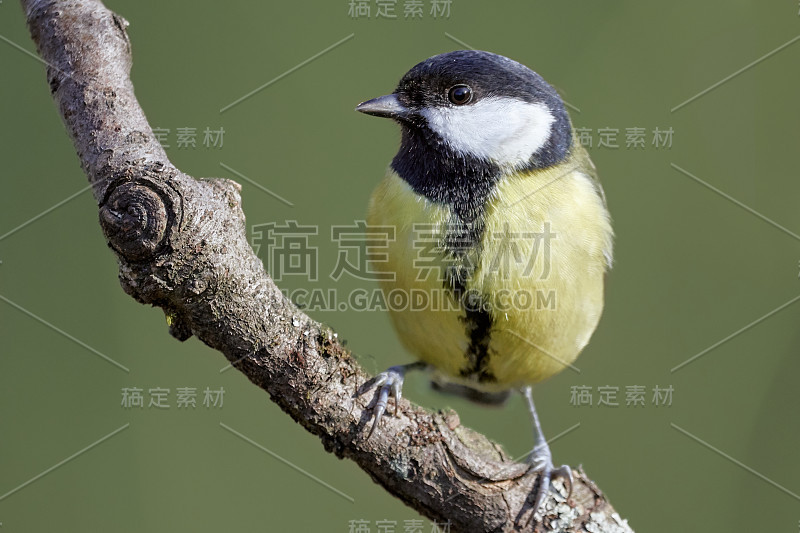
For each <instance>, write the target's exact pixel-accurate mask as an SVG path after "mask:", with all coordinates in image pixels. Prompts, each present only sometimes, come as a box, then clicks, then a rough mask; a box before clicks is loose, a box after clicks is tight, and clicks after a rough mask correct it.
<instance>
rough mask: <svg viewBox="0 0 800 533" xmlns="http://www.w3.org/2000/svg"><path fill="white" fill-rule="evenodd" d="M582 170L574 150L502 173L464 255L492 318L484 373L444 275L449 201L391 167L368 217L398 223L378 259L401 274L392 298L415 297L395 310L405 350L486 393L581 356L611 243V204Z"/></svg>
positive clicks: (448, 261)
mask: <svg viewBox="0 0 800 533" xmlns="http://www.w3.org/2000/svg"><path fill="white" fill-rule="evenodd" d="M587 161H588V160H587ZM589 164H590V163H589ZM582 168H583V167H582V165H580V164H579V165H577V166H576V162H575V158H571V159H568V160H567V161H566V162H565V163H562V164H560V165H557V166H554V167H550V168H548V169H543V170H537V171H535V172H532V173H527V174H524V175H515V176H510V177H505V178H503V179H502V180H500V182H499V183H498V184H497V187H496V189H495V191H494V193H493V194H492V196H491V197H490V198H489V200H488V202H487V204H486V206H485V210H484V227H483V231H482V233H481V237H480V245H479V246H478V247H476V248H475V249H474V250H472V251H471V252H470V253H469V254H467V257H466V259H467V260H468V261H472V265H473V268H472V274H471V276H470V278H469V279H468V280H467V282H466V288H467V290H468V292H469V293H470V294H474V295H478V296H479V297H480V302H481V304H482V305H483V306H484V307H485V309H486V310H487V311H488V313H489V314H490V315H491V327H490V329H489V337H488V350H487V353H486V361H485V368H484V372H482V375H480V376H479V375H470V374H469V365H470V359H469V356H468V355H467V351H468V348H469V346H470V336H469V333H468V331H467V330H466V329H465V327H466V326H465V324H466V321H465V315H466V313H465V311H464V309H463V306H462V305H461V303H460V302H458V301H457V299H456V297H455V296H454V294H453V291H452V290H449V289H448V288H446V287H445V282H444V280H445V274H444V273H445V271H446V270H447V268H448V267H452V266H453V262H454V261H456V260H454V259H452V258H448V257H446V256H445V255H443V254H442V243H443V241H444V239H445V236H446V234H447V231H448V224H451V223H452V218H451V212H450V209H449V207H448V206H446V205H443V204H436V203H433V202H430V201H428V200H426V199H425V198H423V197H422V196H420V195H417V194H416V193H415V192H414V191H413V190H412V189H411V188H410V187H409V185H408V184H407V183H406V182H405V181H403V180H402V179H401V178H400V177H399V176H398V175H397V174H396V173H394V172H393V171H392V170H389V172H388V173H387V175H386V177H385V179H384V180H383V181H382V182H381V183H380V184H379V186H378V187H377V188H376V190H375V191H374V193H373V195H372V199H371V202H370V207H369V213H368V222H369V223H370V224H371V225H377V226H391V227H393V228H394V231H395V237H396V238H395V240H394V241H393V242H390V243H389V252H388V260H387V261H385V262H380V263H378V264H376V265H375V267H376V268H377V269H378V270H381V271H384V272H389V273H393V274H394V280H393V281H386V282H384V283H383V284H382V288H383V291H384V293H386V294H387V296H388V294H389V293H390V292H391V291H404V292H405V293H406V294H407V295H408V296H409V298H408V302H409V305H408V306H406V307H405V308H402V309H395V310H393V311H392V312H391V316H392V321H393V324H394V326H395V328H396V330H397V332H398V334H399V336H400V338H401V340H402V342H403V344H404V345H405V346H406V348H407V349H409V350H410V351H411V352H412V353H414V354H415V355H416V356H417V357H419V359H420V360H422V361H424V362H426V363H429V364H431V365H433V366H434V367H436V369H437V370H438V371H439V372H440V373H441V374H443V375H445V376H448V377H449V378H451V379H453V380H454V381H457V382H461V383H464V384H467V385H469V386H473V387H475V388H479V389H482V390H490V391H491V390H502V389H507V388H510V387H518V386H522V385H525V384H531V383H536V382H538V381H541V380H543V379H546V378H548V377H550V376H551V375H553V374H555V373H556V372H559V371H560V370H563V369H564V368H565V367H566V366H567V365H569V364H570V363H572V362H573V361H574V360H575V358H576V357H577V356H578V354H579V353H580V351H581V350H582V349H583V348H584V346H585V345H586V343H587V342H588V341H589V337H590V336H591V334H592V332H593V331H594V329H595V327H596V326H597V323H598V321H599V319H600V314H601V312H602V308H603V280H604V274H605V271H606V269H607V267H608V263H609V262H610V257H611V246H612V245H611V239H612V230H611V226H610V222H609V217H608V213H607V211H606V209H605V206H604V202H603V200H602V198H601V196H600V194H599V193H598V190H597V189H596V188H595V186H594V185H593V183H592V181H591V179H590V178H589V177H588V176H587V175H586V174H585V173H584V172H583V171H582V170H581V169H582ZM487 376H488V377H487Z"/></svg>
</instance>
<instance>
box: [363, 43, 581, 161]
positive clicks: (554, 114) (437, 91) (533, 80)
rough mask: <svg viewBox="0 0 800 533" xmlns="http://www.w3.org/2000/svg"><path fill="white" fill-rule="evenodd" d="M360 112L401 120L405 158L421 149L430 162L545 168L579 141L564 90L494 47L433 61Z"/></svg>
mask: <svg viewBox="0 0 800 533" xmlns="http://www.w3.org/2000/svg"><path fill="white" fill-rule="evenodd" d="M356 110H357V111H361V112H362V113H366V114H369V115H374V116H379V117H387V118H392V119H394V120H396V121H397V122H398V123H400V125H401V126H402V128H403V143H402V145H401V148H400V153H399V154H398V157H400V156H402V155H403V151H406V152H413V153H412V154H411V156H412V158H413V159H414V160H415V161H417V162H418V163H419V164H423V165H424V164H425V161H421V160H420V157H424V156H425V154H428V157H435V158H437V159H442V158H444V159H448V158H453V159H463V160H466V161H472V162H474V164H477V165H485V166H487V167H490V168H493V169H495V172H509V171H512V170H513V171H520V170H526V169H534V168H543V167H547V166H551V165H554V164H557V163H559V162H561V161H562V160H563V159H564V158H565V157H566V156H567V154H568V152H569V148H570V145H571V143H572V133H571V125H570V122H569V116H568V115H567V112H566V110H565V109H564V104H563V102H562V101H561V99H560V98H559V96H558V94H557V93H556V91H555V90H554V89H553V88H552V87H551V86H550V85H549V84H548V83H547V82H546V81H544V79H542V77H541V76H539V75H538V74H536V73H535V72H533V71H532V70H531V69H529V68H528V67H526V66H524V65H521V64H520V63H517V62H516V61H513V60H511V59H508V58H506V57H503V56H500V55H497V54H492V53H490V52H482V51H475V50H461V51H456V52H450V53H446V54H441V55H437V56H434V57H431V58H429V59H426V60H425V61H423V62H421V63H419V64H418V65H416V66H415V67H413V68H412V69H411V70H409V71H408V72H407V73H406V74H405V76H403V78H402V79H401V80H400V83H399V84H398V86H397V89H395V91H394V92H393V93H392V94H388V95H386V96H381V97H378V98H374V99H372V100H368V101H366V102H363V103H361V104H359V105H358V107H356ZM395 164H397V158H396V160H395Z"/></svg>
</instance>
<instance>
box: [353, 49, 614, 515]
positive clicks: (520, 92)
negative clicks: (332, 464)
mask: <svg viewBox="0 0 800 533" xmlns="http://www.w3.org/2000/svg"><path fill="white" fill-rule="evenodd" d="M355 109H356V111H359V112H361V113H365V114H367V115H372V116H376V117H384V118H389V119H392V120H394V121H395V122H396V123H398V124H399V125H400V130H401V140H400V147H399V149H398V152H397V154H396V155H395V156H394V158H393V159H392V161H391V164H390V165H389V168H388V169H387V171H386V173H385V176H384V178H383V180H382V181H380V183H379V184H378V185H377V187H376V188H375V190H374V191H373V193H372V196H371V198H370V201H369V206H368V214H367V223H368V224H369V225H370V227H382V228H391V229H392V238H391V239H387V243H386V253H385V254H384V255H385V260H382V261H377V262H375V263H374V267H375V269H376V270H377V271H378V272H380V273H381V274H385V275H382V276H381V278H382V281H381V282H380V283H381V290H382V291H383V293H384V294H386V295H388V294H390V293H392V292H393V291H394V292H397V291H400V292H404V293H406V294H414V293H415V294H417V295H420V294H421V295H423V296H425V297H426V298H425V301H426V302H428V304H427V305H424V306H417V307H415V308H411V307H410V306H406V307H398V308H396V309H392V308H390V316H391V321H392V324H393V326H394V328H395V330H396V332H397V333H398V336H399V338H400V340H401V342H402V344H403V345H404V346H405V347H406V349H407V350H408V351H410V352H411V353H412V354H414V356H415V357H416V358H417V360H416V361H415V362H413V363H410V364H406V365H398V366H393V367H391V368H389V369H388V370H387V371H386V372H383V373H380V374H378V375H377V376H376V378H375V380H374V383H373V386H374V388H375V390H376V397H375V398H376V401H375V404H374V412H373V415H374V422H373V424H372V427H371V430H370V432H369V434H368V436H367V438H371V437H372V435H373V433H374V432H375V430H376V429H377V428H378V426H379V423H380V420H381V417H382V416H383V415H384V414H385V412H386V408H387V405H388V402H389V398H390V397H394V399H395V414H396V413H397V403H398V402H399V401H400V398H401V396H402V384H403V380H404V377H405V375H406V373H407V372H408V371H410V370H414V369H422V368H426V369H430V370H431V371H432V372H433V378H432V380H433V383H434V384H435V385H438V388H440V389H443V390H445V391H451V392H457V393H459V392H460V393H462V394H464V395H466V396H468V397H470V398H471V399H473V400H477V401H482V402H484V403H499V402H502V401H504V399H505V398H507V397H508V395H509V394H510V393H511V392H512V391H515V390H516V391H520V392H521V393H522V395H523V396H524V398H525V401H526V403H527V406H528V409H529V411H530V414H531V417H532V423H533V434H534V447H533V449H532V451H531V453H530V455H529V457H528V460H529V462H530V463H531V468H530V471H531V472H536V473H538V474H539V479H538V480H537V483H536V485H535V486H536V488H535V489H534V490H533V491H532V496H531V498H532V502H533V503H532V507H533V511H532V512H531V515H530V516H531V518H532V517H533V516H534V515H535V514H536V513H537V512H538V511H539V509H540V508H541V506H542V504H543V502H544V500H545V497H546V496H547V494H548V491H549V489H550V487H551V486H552V485H551V481H552V480H553V479H556V478H559V477H560V478H562V479H563V480H564V482H565V486H567V487H568V499H569V495H571V492H572V485H573V476H572V471H571V469H570V467H569V466H567V465H562V466H560V467H558V468H556V467H555V466H554V464H553V460H552V454H551V451H550V448H549V446H548V444H547V441H546V440H545V438H544V435H543V433H542V428H541V425H540V422H539V417H538V414H537V412H536V407H535V405H534V402H533V396H532V385H534V384H536V383H539V382H541V381H543V380H545V379H547V378H549V377H551V376H553V375H554V374H556V373H558V372H560V371H562V370H564V369H565V368H567V367H569V366H571V365H572V363H573V362H574V361H575V359H576V358H577V357H578V355H579V354H580V352H581V351H582V350H583V349H584V347H585V346H586V345H587V343H588V342H589V339H590V337H591V336H592V334H593V332H594V331H595V329H596V327H597V325H598V322H599V320H600V316H601V313H602V310H603V305H604V286H605V278H606V274H607V272H608V271H609V269H610V268H611V266H612V262H613V240H614V233H613V229H612V225H611V217H610V215H609V211H608V208H607V203H606V198H605V193H604V192H603V188H602V186H601V184H600V181H599V179H598V176H597V171H596V168H595V165H594V163H593V162H592V161H591V159H590V157H589V155H588V153H587V151H586V149H585V148H584V147H583V145H582V144H581V143H580V142H579V139H578V136H577V135H576V132H575V130H574V128H573V126H572V123H571V121H570V117H569V114H568V113H567V110H566V107H565V104H564V102H563V100H562V99H561V98H560V96H559V95H558V93H557V92H556V90H555V89H554V88H553V87H552V86H550V85H549V84H548V83H547V82H546V81H545V80H544V79H543V78H542V77H541V76H540V75H539V74H537V73H536V72H534V71H533V70H531V69H530V68H528V67H526V66H524V65H522V64H521V63H518V62H516V61H514V60H512V59H509V58H507V57H504V56H501V55H498V54H494V53H491V52H486V51H480V50H457V51H453V52H448V53H443V54H439V55H435V56H433V57H430V58H428V59H426V60H424V61H422V62H421V63H419V64H417V65H416V66H414V67H413V68H411V70H409V71H408V72H407V73H406V74H405V75H404V76H403V77H402V78H401V80H400V82H399V83H398V85H397V87H396V89H395V90H394V92H392V93H391V94H387V95H385V96H380V97H378V98H373V99H371V100H367V101H364V102H362V103H360V104H359V105H358V106H357V107H356V108H355Z"/></svg>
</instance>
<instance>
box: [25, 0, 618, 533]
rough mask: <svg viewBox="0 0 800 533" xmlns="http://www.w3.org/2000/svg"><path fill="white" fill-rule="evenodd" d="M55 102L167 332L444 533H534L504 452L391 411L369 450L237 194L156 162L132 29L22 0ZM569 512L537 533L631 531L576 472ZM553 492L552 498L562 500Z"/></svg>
mask: <svg viewBox="0 0 800 533" xmlns="http://www.w3.org/2000/svg"><path fill="white" fill-rule="evenodd" d="M22 4H23V7H24V8H25V10H26V14H27V19H28V26H29V28H30V31H31V35H32V37H33V40H34V41H35V42H36V45H37V48H38V50H39V54H40V55H41V57H42V58H43V59H44V60H45V62H46V63H47V64H48V68H47V80H48V83H49V85H50V90H51V92H52V95H53V99H54V100H55V102H56V105H57V106H58V110H59V112H60V114H61V116H62V118H63V120H64V124H65V125H66V128H67V131H68V132H69V135H70V137H71V138H72V141H73V143H74V145H75V148H76V150H77V153H78V157H79V158H80V161H81V165H82V167H83V169H84V171H85V172H86V175H87V176H88V178H89V182H90V183H91V184H92V186H93V192H94V196H95V199H96V200H97V202H98V204H99V210H100V225H101V226H102V229H103V232H104V234H105V236H106V239H107V241H108V244H109V246H110V247H111V248H112V249H113V250H114V251H115V252H116V255H117V258H118V262H119V269H120V272H119V278H120V282H121V284H122V287H123V289H124V290H125V292H127V293H128V294H129V295H131V296H132V297H133V298H135V299H136V300H137V301H139V302H141V303H144V304H152V305H155V306H158V307H161V308H162V309H163V310H164V312H165V313H166V315H167V318H168V323H169V324H170V333H171V334H172V335H173V336H175V337H176V338H178V339H180V340H185V339H187V338H189V337H190V336H191V335H195V336H197V337H198V338H199V339H200V340H202V341H203V342H204V343H206V344H207V345H209V346H211V347H212V348H214V349H216V350H219V351H220V352H222V353H223V354H224V355H225V357H226V358H227V359H228V360H229V361H230V362H231V363H232V364H233V365H234V366H235V367H236V368H237V369H238V370H239V371H241V372H243V373H244V374H245V375H246V376H247V377H248V378H249V379H250V380H251V381H252V382H253V383H255V384H256V385H258V386H259V387H260V388H262V389H263V390H265V391H267V392H268V393H269V394H270V397H271V398H272V400H273V401H274V402H276V403H277V404H278V405H280V407H281V408H282V409H283V410H284V411H286V412H287V413H288V414H289V415H290V416H291V417H292V418H294V420H296V421H297V422H298V423H300V424H301V425H302V426H303V427H305V428H306V429H307V430H308V431H310V432H311V433H313V434H315V435H317V436H319V438H320V440H321V441H322V444H323V446H324V447H325V449H326V450H328V451H330V452H333V453H335V454H336V456H337V457H340V458H348V459H352V460H353V461H355V462H356V463H357V464H358V465H359V466H360V467H361V468H362V469H363V470H364V471H365V472H367V473H368V474H369V475H370V476H371V477H372V479H373V480H375V482H376V483H379V484H380V485H382V486H383V487H384V488H385V489H386V490H388V491H389V492H390V493H392V494H393V495H395V496H396V497H398V498H400V499H401V500H402V501H404V502H405V503H406V504H407V505H409V506H410V507H412V508H414V509H416V510H417V511H419V512H420V513H422V514H424V515H426V516H428V517H430V518H431V519H434V520H437V521H440V522H444V521H448V520H449V521H450V523H451V528H452V531H469V532H479V531H481V532H482V531H486V532H488V531H512V530H525V529H527V530H531V529H532V527H531V526H524V525H523V524H526V523H527V521H528V518H529V515H530V502H527V497H528V495H529V494H530V493H531V491H532V488H533V484H534V483H535V482H536V476H533V475H525V473H526V472H527V469H528V466H526V465H523V464H518V463H513V462H510V461H509V460H508V458H507V457H506V455H505V454H504V453H503V451H502V450H501V449H500V447H499V446H497V445H496V444H494V443H492V442H490V441H489V440H488V439H486V437H484V436H483V435H480V434H477V433H475V432H473V431H472V430H469V429H467V428H465V427H463V426H461V425H460V424H459V420H458V415H457V414H456V413H455V412H447V413H437V414H431V413H429V412H427V411H425V410H423V409H422V408H420V407H417V406H414V405H412V404H410V403H409V402H408V401H405V400H403V401H401V402H400V405H399V416H398V417H386V418H385V419H384V420H383V421H382V423H381V426H380V427H379V429H378V431H377V434H376V436H374V437H373V438H372V439H369V440H367V439H366V433H367V431H366V429H368V428H367V423H368V422H369V420H370V417H371V411H370V410H368V409H366V408H367V405H368V403H369V400H370V398H369V397H370V396H371V395H358V394H357V392H358V391H360V390H362V388H363V386H364V384H365V382H367V381H368V379H369V376H367V374H366V373H365V372H364V370H363V369H362V368H361V367H360V366H359V365H358V363H357V362H356V361H355V360H354V359H353V358H352V357H351V355H350V354H349V353H348V352H347V351H346V350H345V349H344V348H343V347H342V346H341V345H340V344H339V343H338V341H337V340H336V338H335V336H334V334H333V332H332V331H330V330H329V329H327V328H326V327H324V326H322V325H320V324H318V323H316V322H315V321H313V320H312V319H310V318H309V317H308V316H306V315H305V314H304V313H303V312H301V311H300V310H299V309H298V308H297V307H295V306H294V305H293V304H292V303H291V302H290V301H288V300H287V299H286V298H285V297H284V296H283V295H282V294H281V292H280V290H278V287H276V286H275V284H274V283H273V282H272V280H271V279H270V278H269V276H268V275H267V273H266V272H265V271H264V268H263V265H262V263H261V261H260V260H259V259H258V258H257V257H256V255H255V254H254V253H253V251H252V249H251V248H250V246H249V244H248V242H247V238H246V232H245V219H244V214H243V212H242V210H241V198H240V195H239V192H240V187H239V186H238V184H236V183H235V182H233V181H229V180H224V179H200V180H196V179H194V178H192V177H190V176H187V175H186V174H184V173H182V172H180V171H179V170H178V169H177V168H175V167H174V166H173V165H172V164H171V163H170V162H169V160H168V159H167V156H166V154H165V153H164V150H163V149H162V147H161V146H160V144H159V143H158V141H157V140H156V138H155V136H154V135H153V132H152V130H151V128H150V126H149V125H148V123H147V119H146V118H145V116H144V113H143V111H142V109H141V108H140V107H139V104H138V102H137V101H136V98H135V96H134V93H133V85H132V84H131V81H130V78H129V71H130V67H131V49H130V48H131V46H130V41H129V40H128V35H127V33H126V31H125V28H126V27H127V25H128V23H127V21H125V20H124V19H123V18H121V17H119V16H118V15H115V14H114V13H112V12H110V11H109V10H108V9H106V8H105V6H103V5H102V3H101V2H100V1H98V0H60V1H59V0H22ZM576 474H577V475H576V479H575V487H574V491H573V496H572V498H571V501H570V502H569V505H567V504H565V502H564V498H563V497H557V496H555V495H552V494H551V495H550V497H549V498H548V500H547V502H546V504H545V508H546V510H547V511H548V512H547V515H548V516H547V517H546V518H545V520H544V526H545V527H546V528H549V529H548V530H551V529H552V530H554V529H559V528H562V529H563V528H570V530H571V531H572V530H574V531H591V532H599V531H609V532H610V531H614V532H616V531H631V529H630V528H629V527H628V526H627V524H626V523H624V521H621V520H620V519H619V516H618V515H616V513H615V512H614V510H613V509H612V508H611V506H610V504H609V503H608V501H607V500H606V499H605V497H604V496H603V495H602V493H601V492H600V491H599V489H598V488H597V487H596V486H595V485H594V484H593V483H592V482H591V481H590V480H589V479H588V478H587V477H586V475H585V474H584V473H583V472H582V471H579V472H576ZM562 488H563V487H562Z"/></svg>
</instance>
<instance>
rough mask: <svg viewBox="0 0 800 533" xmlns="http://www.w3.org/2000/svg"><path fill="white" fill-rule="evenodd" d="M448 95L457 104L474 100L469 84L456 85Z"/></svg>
mask: <svg viewBox="0 0 800 533" xmlns="http://www.w3.org/2000/svg"><path fill="white" fill-rule="evenodd" d="M447 97H448V98H449V99H450V101H451V102H453V103H454V104H455V105H464V104H468V103H469V102H470V100H472V89H470V88H469V86H467V85H456V86H455V87H452V88H451V89H450V92H449V93H448V94H447Z"/></svg>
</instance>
